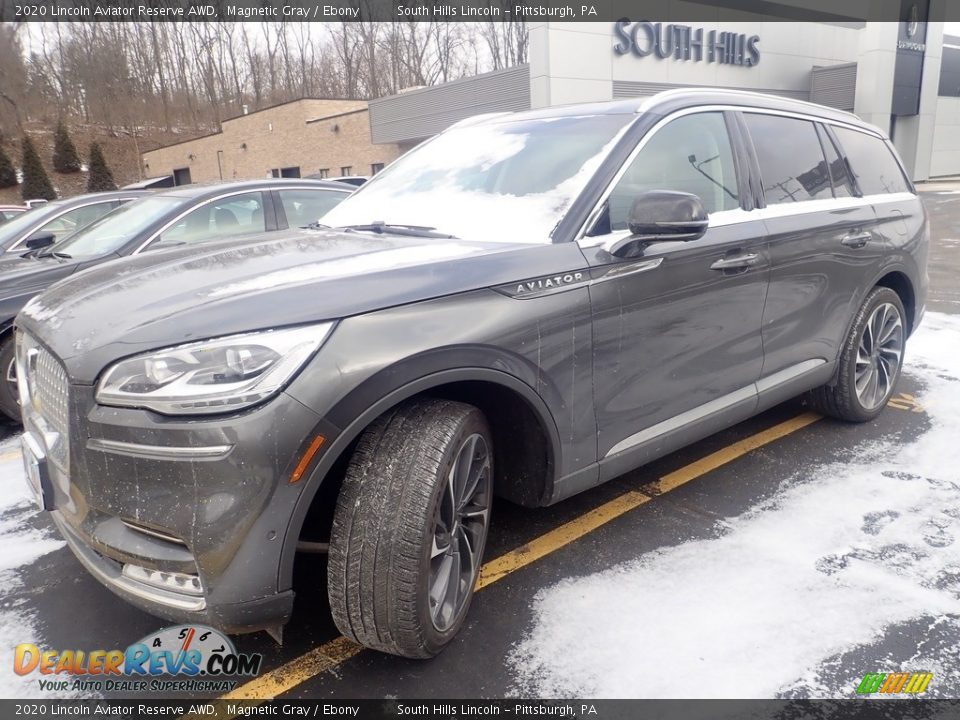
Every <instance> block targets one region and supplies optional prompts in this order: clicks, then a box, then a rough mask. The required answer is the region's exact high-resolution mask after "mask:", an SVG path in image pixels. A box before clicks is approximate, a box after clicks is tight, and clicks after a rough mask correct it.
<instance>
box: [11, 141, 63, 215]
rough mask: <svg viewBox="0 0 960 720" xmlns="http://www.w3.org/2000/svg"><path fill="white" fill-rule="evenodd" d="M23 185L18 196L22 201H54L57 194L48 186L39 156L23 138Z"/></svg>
mask: <svg viewBox="0 0 960 720" xmlns="http://www.w3.org/2000/svg"><path fill="white" fill-rule="evenodd" d="M21 167H22V168H23V184H22V185H21V186H20V195H21V196H22V197H23V199H24V200H38V199H40V198H43V199H44V200H56V199H57V193H56V192H54V190H53V185H51V184H50V178H48V177H47V171H46V170H44V169H43V163H41V162H40V156H39V155H37V150H36V148H35V147H33V143H32V142H30V138H28V137H27V136H26V135H24V136H23V164H22V165H21Z"/></svg>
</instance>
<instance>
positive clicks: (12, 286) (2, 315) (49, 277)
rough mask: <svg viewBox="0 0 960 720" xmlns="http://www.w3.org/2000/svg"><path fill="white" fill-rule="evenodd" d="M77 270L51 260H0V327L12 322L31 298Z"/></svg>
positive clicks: (72, 266)
mask: <svg viewBox="0 0 960 720" xmlns="http://www.w3.org/2000/svg"><path fill="white" fill-rule="evenodd" d="M79 267H80V266H79V265H78V264H77V263H75V262H71V261H69V260H62V259H57V258H54V257H45V258H25V257H21V256H19V255H12V256H7V257H0V325H5V324H7V323H9V322H10V321H12V320H13V318H14V317H15V316H16V314H17V313H18V312H20V308H22V307H23V306H24V304H25V303H26V302H27V301H28V300H29V299H30V298H32V297H33V296H34V295H36V294H37V293H39V292H42V291H43V290H45V289H46V288H47V287H49V286H50V285H53V284H54V283H55V282H57V281H58V280H62V279H63V278H65V277H68V276H70V275H71V274H73V273H74V272H76V271H77V269H78V268H79Z"/></svg>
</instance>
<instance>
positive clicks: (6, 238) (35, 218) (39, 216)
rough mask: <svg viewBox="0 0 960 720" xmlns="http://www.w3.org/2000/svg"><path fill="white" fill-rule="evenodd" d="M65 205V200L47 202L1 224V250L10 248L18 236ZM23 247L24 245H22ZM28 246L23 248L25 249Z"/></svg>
mask: <svg viewBox="0 0 960 720" xmlns="http://www.w3.org/2000/svg"><path fill="white" fill-rule="evenodd" d="M64 205H65V203H63V202H54V203H47V204H46V205H41V206H39V207H37V208H34V209H32V210H27V211H26V212H24V213H20V214H19V215H17V216H16V217H14V218H13V220H8V221H7V222H5V223H3V225H0V250H6V249H8V248H9V247H10V246H11V245H12V244H13V243H14V242H16V240H17V238H19V237H20V236H21V235H23V234H24V233H25V232H27V231H28V230H30V228H32V227H33V226H34V225H39V224H42V223H43V221H44V220H46V219H47V218H50V217H53V216H54V215H56V214H57V213H58V212H59V211H60V209H61V208H62V207H63V206H64ZM21 247H22V246H21ZM25 250H26V248H23V251H25Z"/></svg>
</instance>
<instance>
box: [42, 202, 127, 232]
mask: <svg viewBox="0 0 960 720" xmlns="http://www.w3.org/2000/svg"><path fill="white" fill-rule="evenodd" d="M119 205H120V203H119V202H116V201H114V202H103V203H97V204H95V205H85V206H83V207H78V208H74V209H73V210H68V211H67V212H65V213H63V215H60V216H58V217H56V218H54V219H53V220H51V221H50V222H48V223H46V224H45V225H43V226H41V227H39V228H38V229H37V230H36V232H35V233H34V234H36V233H53V237H54V241H55V242H59V241H60V240H62V239H63V238H65V237H66V236H67V235H70V234H71V233H74V232H76V231H77V230H80V229H81V228H85V227H86V226H87V225H89V224H90V223H92V222H93V221H94V220H97V219H99V218H101V217H103V216H104V215H106V214H107V213H108V212H110V211H111V210H113V209H114V208H116V207H118V206H119Z"/></svg>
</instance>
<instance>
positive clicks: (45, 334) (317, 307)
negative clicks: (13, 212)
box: [17, 230, 583, 383]
mask: <svg viewBox="0 0 960 720" xmlns="http://www.w3.org/2000/svg"><path fill="white" fill-rule="evenodd" d="M582 266H583V255H582V254H581V252H580V250H579V247H578V246H577V245H576V244H575V243H563V244H557V245H527V244H521V245H516V244H512V245H511V244H504V243H481V242H467V241H462V240H454V239H450V240H447V239H433V238H415V237H406V236H402V237H401V236H391V235H389V234H383V235H375V234H370V233H354V232H335V231H308V230H293V231H287V232H283V233H273V234H271V235H268V236H260V237H258V238H256V239H254V240H252V241H246V242H243V243H239V244H238V243H236V242H232V243H218V244H216V245H208V246H203V247H198V248H191V249H182V248H178V249H173V250H168V251H162V252H157V253H147V254H144V255H140V256H136V257H132V258H127V259H124V260H119V261H115V262H111V263H107V264H104V265H100V266H97V267H94V268H91V269H89V270H86V271H85V272H81V273H78V274H76V275H75V276H73V277H71V278H70V279H69V280H67V281H66V282H62V283H60V284H58V285H57V286H56V287H54V288H51V289H50V290H49V291H48V292H46V293H44V294H43V295H40V296H39V297H37V298H35V299H34V300H33V301H31V302H30V303H29V304H28V305H27V306H26V307H25V308H24V310H23V312H22V313H21V314H20V316H19V317H18V318H17V324H18V325H19V326H21V327H23V328H25V329H27V330H28V331H30V332H31V333H32V334H34V335H36V336H37V337H39V338H40V339H41V340H42V341H43V342H45V343H46V344H47V345H48V346H50V348H51V349H52V350H53V351H54V352H55V353H56V354H57V355H58V356H59V357H60V358H61V359H63V360H64V361H65V364H66V366H67V371H68V374H69V375H70V376H71V379H72V380H73V381H75V382H80V383H91V382H93V381H94V380H95V378H96V376H97V375H98V374H99V372H100V371H101V370H102V369H103V367H105V366H106V365H107V364H109V363H110V362H112V361H114V360H116V359H118V358H120V357H125V356H129V355H133V354H136V353H138V352H144V351H146V350H152V349H157V348H162V347H168V346H171V345H176V344H180V343H184V342H190V341H194V340H201V339H205V338H211V337H217V336H223V335H230V334H234V333H240V332H249V331H253V330H261V329H267V328H274V327H280V326H285V325H297V324H302V323H310V322H320V321H324V320H333V319H339V318H343V317H347V316H350V315H356V314H359V313H364V312H369V311H371V310H376V309H380V308H385V307H390V306H394V305H401V304H406V303H410V302H416V301H418V300H425V299H429V298H434V297H439V296H442V295H450V294H454V293H458V292H464V291H468V290H475V289H480V288H484V287H488V286H491V285H499V284H504V283H508V282H512V281H514V280H519V279H523V278H528V277H534V276H538V275H547V274H555V273H561V272H564V271H567V270H571V269H574V268H579V267H582Z"/></svg>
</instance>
